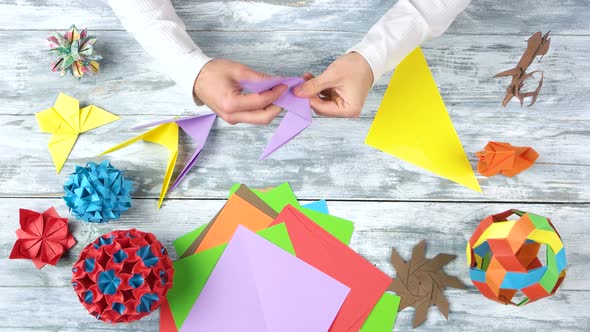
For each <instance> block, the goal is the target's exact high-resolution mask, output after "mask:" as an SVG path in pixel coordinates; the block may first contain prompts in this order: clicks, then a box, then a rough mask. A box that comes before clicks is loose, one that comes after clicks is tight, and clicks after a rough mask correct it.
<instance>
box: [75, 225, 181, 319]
mask: <svg viewBox="0 0 590 332" xmlns="http://www.w3.org/2000/svg"><path fill="white" fill-rule="evenodd" d="M72 273H73V278H72V285H73V286H74V290H75V291H76V294H77V295H78V299H79V300H80V303H82V305H83V306H84V307H85V308H86V310H88V312H89V313H90V314H91V315H93V316H95V317H96V318H97V319H100V320H102V321H105V322H109V323H119V322H132V321H135V320H138V319H141V318H142V317H144V316H147V315H149V314H150V313H151V312H152V311H154V310H156V309H157V308H158V307H159V306H160V304H161V303H162V302H163V301H164V300H165V299H166V293H168V290H169V289H170V288H171V287H172V277H173V274H174V270H173V268H172V260H171V259H170V257H168V253H167V252H166V248H164V246H163V245H162V244H161V243H160V242H159V241H158V239H156V237H155V236H154V235H153V234H152V233H144V232H141V231H138V230H136V229H130V230H121V231H114V232H111V233H109V234H106V235H103V236H101V237H99V238H97V239H96V240H94V241H93V242H92V243H90V244H89V245H88V246H86V248H84V250H82V253H80V258H79V259H78V262H76V264H74V267H73V268H72Z"/></svg>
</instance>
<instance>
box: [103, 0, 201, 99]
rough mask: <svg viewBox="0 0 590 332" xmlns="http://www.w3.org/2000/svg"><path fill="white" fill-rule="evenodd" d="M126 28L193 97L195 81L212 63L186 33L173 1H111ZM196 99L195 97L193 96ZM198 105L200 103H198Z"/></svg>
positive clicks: (109, 2) (108, 0) (110, 4)
mask: <svg viewBox="0 0 590 332" xmlns="http://www.w3.org/2000/svg"><path fill="white" fill-rule="evenodd" d="M107 2H108V4H109V6H111V8H112V9H113V11H114V12H115V14H116V15H117V16H118V17H119V19H120V20H121V24H123V27H125V29H126V30H127V31H128V32H129V33H130V34H131V35H133V37H135V39H136V40H137V41H138V42H139V43H140V44H141V46H142V47H143V48H144V49H145V50H146V51H147V52H148V53H149V54H150V55H151V56H153V57H154V58H155V59H156V60H157V61H158V62H159V63H160V65H161V66H162V68H161V69H162V70H163V71H165V72H166V73H167V74H168V75H169V76H170V77H171V78H172V79H173V80H174V81H175V82H176V84H178V85H179V86H180V87H181V88H182V89H184V90H185V91H186V92H187V93H191V95H192V94H193V86H194V84H195V79H196V78H197V76H198V75H199V73H200V72H201V69H202V68H203V66H204V65H205V64H206V63H207V62H209V61H210V60H211V58H210V57H208V56H206V55H205V54H203V52H202V51H201V49H200V48H199V47H198V46H197V44H195V42H194V41H193V40H192V39H191V37H190V36H189V34H188V33H187V32H186V27H185V25H184V23H183V22H182V20H181V19H180V18H179V17H178V16H177V15H176V11H175V10H174V7H172V4H171V3H170V0H107ZM193 97H194V96H193ZM195 102H197V103H198V104H201V103H199V102H198V100H196V99H195Z"/></svg>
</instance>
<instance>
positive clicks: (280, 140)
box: [241, 77, 312, 160]
mask: <svg viewBox="0 0 590 332" xmlns="http://www.w3.org/2000/svg"><path fill="white" fill-rule="evenodd" d="M303 82H304V80H303V79H302V78H299V77H278V78H272V79H268V80H261V81H256V82H241V85H242V88H244V89H246V90H248V91H250V92H254V93H261V92H263V91H266V90H270V89H272V88H274V87H275V86H277V85H280V84H284V85H286V86H288V87H289V88H288V89H287V91H285V92H284V93H283V95H281V96H280V97H279V98H278V99H277V100H275V102H274V104H275V105H277V106H279V107H282V108H283V109H285V110H286V111H287V114H285V117H284V118H283V121H281V124H280V125H279V127H278V128H277V130H276V132H275V133H274V135H273V137H272V138H271V139H270V141H269V142H268V145H267V146H266V148H265V149H264V152H262V155H261V156H260V159H261V160H262V159H266V158H267V157H268V156H270V155H271V154H272V153H273V152H275V151H277V150H278V149H280V148H281V147H282V146H283V145H285V144H287V143H288V142H289V141H290V140H292V139H293V138H295V137H296V136H297V135H299V134H300V133H301V132H302V131H303V130H305V128H307V127H309V126H310V125H311V122H312V111H311V107H310V105H309V99H307V98H299V97H297V96H295V94H293V88H294V87H296V86H298V85H300V84H302V83H303Z"/></svg>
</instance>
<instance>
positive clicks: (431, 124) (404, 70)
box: [365, 48, 481, 192]
mask: <svg viewBox="0 0 590 332" xmlns="http://www.w3.org/2000/svg"><path fill="white" fill-rule="evenodd" d="M365 143H366V144H368V145H370V146H372V147H375V148H377V149H379V150H382V151H385V152H387V153H389V154H391V155H393V156H396V157H398V158H400V159H403V160H405V161H407V162H410V163H412V164H414V165H416V166H419V167H422V168H425V169H427V170H429V171H431V172H433V173H435V174H438V175H440V176H442V177H444V178H447V179H449V180H451V181H454V182H457V183H459V184H461V185H464V186H466V187H468V188H471V189H473V190H476V191H479V192H481V189H480V187H479V183H478V182H477V178H476V177H475V173H474V172H473V169H472V168H471V164H470V163H469V160H468V159H467V155H466V154H465V151H464V150H463V146H462V145H461V141H460V140H459V136H458V135H457V132H456V131H455V128H454V127H453V123H452V122H451V118H450V117H449V114H448V113H447V110H446V108H445V104H444V102H443V100H442V98H441V96H440V94H439V93H438V89H437V87H436V82H435V81H434V78H433V77H432V73H431V72H430V69H429V68H428V63H426V59H425V58H424V54H422V50H421V49H420V48H416V49H415V50H414V51H413V52H412V53H410V54H409V55H408V56H407V57H406V58H405V59H404V60H403V61H402V62H401V63H400V64H399V65H398V66H397V68H396V69H395V72H394V74H393V77H392V78H391V82H390V83H389V86H388V88H387V91H386V92H385V96H384V97H383V101H382V102H381V106H379V110H378V112H377V115H376V116H375V120H374V121H373V124H372V125H371V129H370V130H369V134H368V135H367V139H366V141H365Z"/></svg>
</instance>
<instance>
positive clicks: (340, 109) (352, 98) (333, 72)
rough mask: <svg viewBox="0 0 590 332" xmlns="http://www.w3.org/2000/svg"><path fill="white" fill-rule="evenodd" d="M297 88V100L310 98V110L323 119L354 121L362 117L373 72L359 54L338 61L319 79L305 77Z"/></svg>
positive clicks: (344, 56)
mask: <svg viewBox="0 0 590 332" xmlns="http://www.w3.org/2000/svg"><path fill="white" fill-rule="evenodd" d="M304 79H306V82H305V83H303V84H301V85H300V86H298V87H296V88H295V90H294V92H295V95H297V96H298V97H304V98H310V102H311V108H313V110H314V111H315V112H316V113H317V114H319V115H322V116H328V117H340V118H355V117H358V116H359V115H360V114H361V111H362V109H363V105H364V104H365V99H366V98H367V95H368V94H369V90H370V89H371V85H372V84H373V71H372V70H371V67H370V66H369V63H368V62H367V60H365V58H364V57H363V56H362V55H360V54H359V53H355V52H352V53H348V54H346V55H343V56H341V57H339V58H338V59H336V60H335V61H334V62H333V63H332V64H331V65H330V66H329V67H328V68H327V69H326V70H325V71H324V72H323V73H322V74H321V75H320V76H318V77H313V75H312V74H309V73H306V74H305V75H304Z"/></svg>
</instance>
